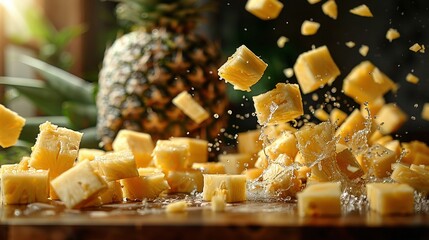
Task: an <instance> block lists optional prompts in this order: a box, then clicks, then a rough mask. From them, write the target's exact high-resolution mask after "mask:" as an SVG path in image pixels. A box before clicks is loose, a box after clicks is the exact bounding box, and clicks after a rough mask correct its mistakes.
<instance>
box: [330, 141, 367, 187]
mask: <svg viewBox="0 0 429 240" xmlns="http://www.w3.org/2000/svg"><path fill="white" fill-rule="evenodd" d="M336 152H337V155H336V160H337V164H338V168H339V169H340V171H341V172H343V173H344V174H345V175H346V176H347V177H348V178H349V179H350V180H353V179H356V178H359V177H362V176H363V175H364V172H363V170H362V168H361V166H360V164H359V162H358V161H357V160H356V158H355V156H354V155H353V153H352V152H351V151H350V149H349V148H347V146H344V145H342V144H337V147H336Z"/></svg>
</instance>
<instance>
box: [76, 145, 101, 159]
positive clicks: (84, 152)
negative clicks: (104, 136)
mask: <svg viewBox="0 0 429 240" xmlns="http://www.w3.org/2000/svg"><path fill="white" fill-rule="evenodd" d="M105 153H106V152H105V151H103V150H100V149H91V148H81V149H79V152H78V156H77V161H78V162H82V161H83V160H88V161H92V160H94V159H95V157H97V156H101V155H104V154H105Z"/></svg>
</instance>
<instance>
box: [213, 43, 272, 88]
mask: <svg viewBox="0 0 429 240" xmlns="http://www.w3.org/2000/svg"><path fill="white" fill-rule="evenodd" d="M267 66H268V65H267V64H266V63H265V62H264V61H262V59H260V58H259V57H258V56H256V55H255V54H254V53H253V52H252V51H250V49H248V48H247V47H246V46H244V45H241V46H240V47H239V48H237V50H236V51H235V53H234V54H233V55H232V56H231V57H229V58H228V61H226V63H224V64H223V65H222V66H221V67H220V68H219V70H218V74H219V76H220V77H221V78H223V79H225V81H227V82H230V83H231V84H232V85H233V86H234V89H236V90H242V91H247V92H250V87H251V86H253V85H254V84H255V83H256V82H258V81H259V79H261V77H262V75H263V74H264V71H265V69H266V68H267Z"/></svg>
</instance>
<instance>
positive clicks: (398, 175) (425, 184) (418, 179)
mask: <svg viewBox="0 0 429 240" xmlns="http://www.w3.org/2000/svg"><path fill="white" fill-rule="evenodd" d="M390 177H391V178H392V179H393V180H394V181H395V182H398V183H404V184H407V185H409V186H411V187H412V188H414V189H415V190H416V191H419V192H423V193H427V192H429V170H428V169H427V168H425V167H424V166H417V165H413V164H411V166H410V167H408V166H406V165H404V164H396V165H395V166H394V170H393V172H392V175H391V176H390Z"/></svg>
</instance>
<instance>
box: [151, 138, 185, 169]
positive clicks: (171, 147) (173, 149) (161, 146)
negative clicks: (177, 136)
mask: <svg viewBox="0 0 429 240" xmlns="http://www.w3.org/2000/svg"><path fill="white" fill-rule="evenodd" d="M188 156H189V150H188V148H187V146H186V145H184V144H180V143H177V142H174V141H171V140H158V141H157V142H156V146H155V149H154V150H153V153H152V157H153V161H154V164H155V166H156V167H157V168H160V169H162V170H163V171H166V172H167V171H171V170H184V169H186V168H187V164H188Z"/></svg>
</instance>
